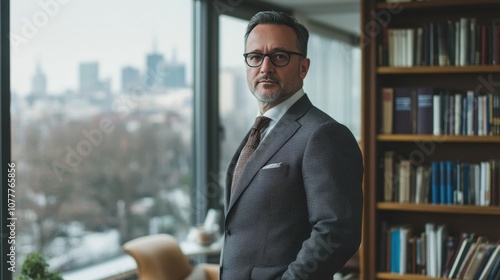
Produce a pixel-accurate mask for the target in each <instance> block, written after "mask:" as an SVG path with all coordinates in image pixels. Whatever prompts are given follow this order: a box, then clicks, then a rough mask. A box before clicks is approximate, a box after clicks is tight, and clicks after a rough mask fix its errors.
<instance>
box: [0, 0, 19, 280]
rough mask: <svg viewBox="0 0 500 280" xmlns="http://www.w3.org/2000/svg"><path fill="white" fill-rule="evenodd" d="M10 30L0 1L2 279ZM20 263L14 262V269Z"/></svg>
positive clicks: (5, 4)
mask: <svg viewBox="0 0 500 280" xmlns="http://www.w3.org/2000/svg"><path fill="white" fill-rule="evenodd" d="M9 31H10V1H0V90H1V92H0V118H1V120H0V131H1V134H2V137H1V138H0V148H1V152H0V153H1V154H0V156H1V159H0V160H1V164H0V165H1V170H0V177H1V182H2V183H1V185H2V190H1V194H0V200H1V201H2V203H1V205H2V206H1V209H0V219H1V221H0V225H1V234H2V236H1V250H0V252H1V254H2V255H1V256H0V262H1V263H0V270H1V271H2V272H1V277H0V278H2V279H5V280H11V279H12V272H11V271H9V270H8V268H9V267H10V266H9V265H8V264H7V260H8V257H7V252H8V251H9V249H10V246H11V245H10V244H9V243H8V236H9V234H10V229H9V228H8V227H7V225H8V221H7V217H8V215H7V213H8V204H7V203H3V202H5V201H6V198H7V197H8V188H7V186H8V185H7V179H8V173H7V170H8V164H9V163H10V162H11V156H10V155H11V154H10V38H9V36H8V34H9ZM19 267H20V265H19V264H18V263H17V262H16V269H19Z"/></svg>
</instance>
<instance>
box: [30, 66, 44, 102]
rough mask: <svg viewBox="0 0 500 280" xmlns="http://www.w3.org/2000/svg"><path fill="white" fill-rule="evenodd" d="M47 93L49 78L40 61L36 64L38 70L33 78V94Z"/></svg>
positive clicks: (41, 94)
mask: <svg viewBox="0 0 500 280" xmlns="http://www.w3.org/2000/svg"><path fill="white" fill-rule="evenodd" d="M46 93H47V78H46V77H45V73H43V71H42V67H41V66H40V62H38V63H37V64H36V72H35V75H34V76H33V79H32V80H31V94H32V95H34V96H43V95H45V94H46Z"/></svg>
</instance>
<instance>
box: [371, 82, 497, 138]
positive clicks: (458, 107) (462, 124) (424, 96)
mask: <svg viewBox="0 0 500 280" xmlns="http://www.w3.org/2000/svg"><path fill="white" fill-rule="evenodd" d="M381 96H382V101H381V102H382V118H381V119H382V121H381V133H384V134H433V135H469V136H472V135H478V136H487V135H500V93H499V92H491V93H481V94H479V93H477V92H474V91H472V90H469V91H467V92H463V91H459V90H453V89H441V88H428V87H394V88H392V87H386V88H382V92H381Z"/></svg>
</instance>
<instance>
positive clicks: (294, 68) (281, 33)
mask: <svg viewBox="0 0 500 280" xmlns="http://www.w3.org/2000/svg"><path fill="white" fill-rule="evenodd" d="M277 50H281V51H293V52H300V51H299V50H298V49H297V36H296V34H295V32H294V31H293V29H292V28H290V27H288V26H286V25H278V24H259V25H257V26H256V27H255V28H254V29H253V30H252V32H250V34H249V35H248V38H247V42H246V52H258V53H264V54H267V53H271V52H273V51H277ZM245 65H246V64H245ZM308 69H309V59H308V58H303V57H302V56H299V55H295V54H292V55H291V56H290V63H289V64H288V65H286V66H282V67H278V66H274V64H272V62H271V60H270V58H269V57H268V56H266V57H264V61H263V62H262V65H260V66H258V67H250V66H248V65H246V70H247V82H248V87H249V89H250V91H251V92H252V93H253V95H254V96H255V97H256V98H257V100H258V101H259V102H262V103H266V104H267V105H268V106H269V107H273V106H275V105H277V104H279V103H281V102H283V101H284V100H286V99H288V98H289V97H290V96H292V95H293V94H294V93H295V92H297V91H298V90H299V89H301V88H302V85H303V79H304V78H305V77H306V74H307V70H308Z"/></svg>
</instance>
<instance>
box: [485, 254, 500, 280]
mask: <svg viewBox="0 0 500 280" xmlns="http://www.w3.org/2000/svg"><path fill="white" fill-rule="evenodd" d="M497 246H500V245H497ZM499 278H500V256H499V255H497V258H496V260H495V261H494V263H493V264H492V268H491V272H490V273H489V275H488V277H487V278H486V280H497V279H499Z"/></svg>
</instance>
